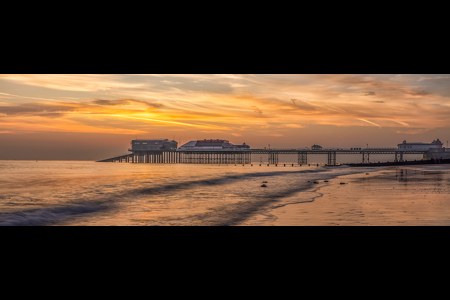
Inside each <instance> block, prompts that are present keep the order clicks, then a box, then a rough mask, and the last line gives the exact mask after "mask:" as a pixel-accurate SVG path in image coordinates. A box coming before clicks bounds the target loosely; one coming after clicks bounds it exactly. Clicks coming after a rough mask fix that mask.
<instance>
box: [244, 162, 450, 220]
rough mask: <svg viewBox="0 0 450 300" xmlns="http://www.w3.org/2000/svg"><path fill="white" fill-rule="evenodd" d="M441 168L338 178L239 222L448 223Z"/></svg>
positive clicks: (447, 192)
mask: <svg viewBox="0 0 450 300" xmlns="http://www.w3.org/2000/svg"><path fill="white" fill-rule="evenodd" d="M444 168H445V166H444V167H442V166H441V167H434V169H433V168H431V170H430V169H428V168H426V166H423V167H419V168H417V166H396V167H389V168H383V169H381V170H376V171H372V172H369V173H359V174H352V175H344V176H339V177H336V178H333V179H329V180H328V182H327V183H325V182H320V183H319V184H317V186H315V187H314V188H312V189H310V190H308V191H305V192H308V193H313V194H310V195H314V197H313V198H314V199H311V200H313V201H304V202H303V203H294V204H286V205H283V206H280V207H277V208H274V209H271V210H270V211H268V212H266V213H265V214H263V215H260V216H256V217H255V218H253V219H252V220H250V221H249V222H247V223H246V224H243V225H244V226H245V225H249V226H252V225H255V226H448V225H450V186H449V184H448V182H449V180H450V169H449V168H448V165H447V169H444ZM341 182H345V184H341ZM302 193H303V192H302ZM297 197H303V196H302V195H297Z"/></svg>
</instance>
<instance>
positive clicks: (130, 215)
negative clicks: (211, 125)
mask: <svg viewBox="0 0 450 300" xmlns="http://www.w3.org/2000/svg"><path fill="white" fill-rule="evenodd" d="M370 170H373V168H349V167H344V166H343V167H316V166H315V165H314V167H313V166H311V167H307V166H303V167H299V166H294V167H292V166H291V165H289V166H286V167H283V166H278V167H275V166H269V167H268V166H259V164H254V165H253V166H250V165H245V166H242V165H237V166H235V165H228V166H226V165H220V166H219V165H193V164H192V165H191V164H130V163H98V162H89V161H38V162H36V161H0V191H1V192H0V225H3V226H25V225H30V226H44V225H75V226H82V225H89V226H97V225H99V226H111V225H113V226H114V225H118V226H127V225H131V226H140V225H150V226H151V225H155V226H167V225H189V226H194V225H200V226H209V225H217V226H225V225H241V224H243V223H245V222H246V221H247V220H248V219H249V218H251V217H254V216H255V215H257V214H265V213H266V212H267V211H270V210H271V209H273V208H276V207H280V206H283V205H287V204H292V203H300V202H306V201H313V200H314V197H315V196H316V195H315V193H313V192H312V191H311V188H314V186H315V184H314V181H315V180H319V181H323V180H327V179H331V178H334V177H336V176H339V175H348V174H354V173H362V172H367V171H370ZM263 181H267V183H265V184H266V185H267V187H261V185H262V184H263Z"/></svg>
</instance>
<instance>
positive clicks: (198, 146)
mask: <svg viewBox="0 0 450 300" xmlns="http://www.w3.org/2000/svg"><path fill="white" fill-rule="evenodd" d="M245 149H250V146H249V145H247V144H245V143H243V144H242V145H233V144H231V143H230V142H229V141H227V140H221V139H215V140H213V139H210V140H207V139H204V140H197V141H190V142H188V143H186V144H184V145H183V146H181V147H180V150H245Z"/></svg>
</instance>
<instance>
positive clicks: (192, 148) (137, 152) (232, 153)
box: [99, 139, 450, 165]
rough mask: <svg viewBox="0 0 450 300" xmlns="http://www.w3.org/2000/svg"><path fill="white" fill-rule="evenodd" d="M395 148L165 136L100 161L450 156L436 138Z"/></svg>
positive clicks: (135, 143)
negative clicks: (283, 145) (277, 145)
mask: <svg viewBox="0 0 450 300" xmlns="http://www.w3.org/2000/svg"><path fill="white" fill-rule="evenodd" d="M397 146H398V147H397V148H351V149H323V148H322V147H321V146H318V145H313V146H312V147H311V149H270V148H269V149H251V148H250V146H249V145H247V144H245V143H243V144H242V145H234V144H231V143H230V142H229V141H228V140H223V139H209V140H207V139H203V140H195V141H190V142H188V143H186V144H184V145H182V146H180V147H179V148H178V143H177V142H176V141H174V140H168V139H153V140H138V139H136V140H132V141H131V148H129V149H128V151H129V152H131V153H126V154H121V155H117V156H114V157H111V158H108V159H103V160H99V162H129V163H163V164H167V163H169V164H251V163H252V154H267V157H268V164H269V165H270V164H272V165H277V164H278V157H279V155H280V154H297V158H298V160H297V163H298V165H303V164H307V163H308V154H324V155H327V157H328V165H336V164H337V160H336V157H337V155H338V154H339V155H343V154H353V155H360V157H361V163H363V164H365V163H369V158H370V155H371V154H393V155H394V162H404V155H407V154H423V158H424V159H437V158H450V151H447V150H448V149H445V148H443V147H442V143H441V142H440V141H439V139H437V140H435V141H433V142H432V143H429V144H425V143H406V142H403V143H402V144H398V145H397Z"/></svg>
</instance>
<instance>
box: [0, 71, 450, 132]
mask: <svg viewBox="0 0 450 300" xmlns="http://www.w3.org/2000/svg"><path fill="white" fill-rule="evenodd" d="M8 83H14V84H16V85H22V86H24V87H25V86H26V87H34V88H36V94H31V92H28V94H26V93H25V92H24V93H23V95H20V93H21V90H20V89H7V87H8ZM38 88H39V89H38ZM28 90H29V89H28ZM0 96H1V100H2V102H0V125H2V124H5V123H6V122H7V121H11V120H12V119H15V121H16V122H18V123H19V122H21V121H24V122H25V121H26V120H27V118H30V120H33V121H35V120H37V119H40V120H45V122H42V124H45V125H46V126H50V127H49V128H52V125H51V124H54V126H53V127H54V128H56V127H58V126H62V127H64V128H67V127H68V126H69V124H71V125H72V126H76V127H77V129H76V130H82V128H84V129H86V130H89V131H90V130H95V128H99V131H102V130H103V131H104V130H106V129H105V128H111V129H112V130H113V129H115V130H117V131H120V130H121V129H123V130H133V129H132V128H130V122H132V123H133V124H134V125H136V124H138V123H139V125H136V126H137V127H136V128H139V129H137V130H143V131H147V132H149V133H150V132H151V130H152V129H151V127H148V126H149V125H148V124H154V125H155V126H156V124H161V125H165V126H168V127H176V128H179V129H180V130H182V129H183V128H197V129H199V130H200V129H201V130H218V131H220V130H224V131H229V132H236V131H238V130H242V129H243V128H245V130H248V131H251V130H253V131H258V130H260V129H261V128H265V127H266V126H270V128H272V129H276V130H279V129H289V130H296V129H299V128H302V127H304V126H305V124H323V125H334V126H358V127H362V126H376V127H379V128H381V127H383V128H390V127H392V128H398V127H408V129H405V131H404V132H405V133H406V132H413V131H414V129H411V128H421V129H418V130H422V132H425V131H424V130H428V129H430V128H436V127H445V126H448V127H450V120H448V115H450V76H449V75H442V74H441V75H435V76H433V75H395V74H393V75H392V74H387V75H367V74H357V75H352V74H329V75H327V74H313V75H307V74H298V75H295V74H286V75H284V74H254V75H251V74H249V75H244V74H88V75H82V74H35V75H34V74H33V75H20V74H2V75H0ZM19 100H20V101H19ZM52 122H53V123H52ZM64 122H66V123H64ZM63 123H64V124H65V125H64V126H63V125H61V124H63ZM1 128H2V127H1V126H0V129H1ZM58 128H59V127H58ZM9 130H10V129H4V130H3V131H8V132H9ZM30 130H32V128H30ZM108 130H109V129H108ZM396 130H398V129H396ZM408 130H409V131H408ZM239 132H240V131H239ZM230 134H231V133H230ZM275 134H279V133H275Z"/></svg>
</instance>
